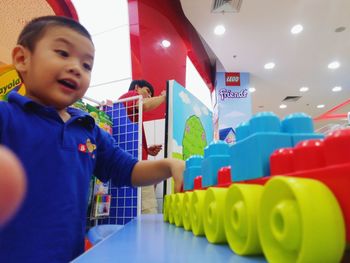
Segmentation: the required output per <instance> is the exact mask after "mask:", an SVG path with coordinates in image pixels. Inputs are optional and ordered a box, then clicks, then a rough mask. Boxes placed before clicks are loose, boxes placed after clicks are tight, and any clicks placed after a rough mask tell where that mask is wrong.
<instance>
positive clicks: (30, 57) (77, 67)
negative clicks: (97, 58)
mask: <svg viewBox="0 0 350 263" xmlns="http://www.w3.org/2000/svg"><path fill="white" fill-rule="evenodd" d="M16 48H18V47H16ZM16 48H15V49H14V52H13V60H14V64H15V66H16V68H17V70H18V71H19V72H20V74H21V76H22V78H23V81H24V84H25V87H26V96H28V97H30V98H31V99H33V100H34V101H36V102H38V103H40V104H43V105H46V106H52V107H55V108H56V109H58V110H62V109H65V108H66V107H67V106H69V105H71V104H73V103H74V102H75V101H77V100H78V99H80V98H82V97H83V96H84V94H85V92H86V90H87V88H88V87H89V84H90V78H91V70H92V66H93V60H94V52H95V51H94V46H93V44H92V43H91V41H90V40H89V39H88V38H86V37H85V36H83V35H81V34H79V33H78V32H76V31H74V30H72V29H70V28H66V27H60V26H52V27H49V28H47V29H46V31H45V32H44V35H43V36H42V37H41V38H40V40H39V41H38V42H37V43H36V45H35V48H34V51H33V52H30V51H29V50H28V49H27V48H23V47H22V48H23V61H21V60H22V58H21V59H17V61H16V58H15V56H16ZM19 48H21V47H19ZM18 61H20V62H19V63H20V64H19V66H18V67H17V65H16V63H18Z"/></svg>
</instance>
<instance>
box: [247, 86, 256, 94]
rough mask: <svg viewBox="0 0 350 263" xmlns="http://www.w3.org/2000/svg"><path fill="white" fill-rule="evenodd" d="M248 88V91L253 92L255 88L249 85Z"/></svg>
mask: <svg viewBox="0 0 350 263" xmlns="http://www.w3.org/2000/svg"><path fill="white" fill-rule="evenodd" d="M248 90H249V92H250V93H253V92H255V91H256V89H255V88H254V87H250V88H249V89H248Z"/></svg>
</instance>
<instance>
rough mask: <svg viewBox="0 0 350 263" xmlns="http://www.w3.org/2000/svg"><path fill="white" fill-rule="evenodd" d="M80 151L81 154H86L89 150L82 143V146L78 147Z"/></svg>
mask: <svg viewBox="0 0 350 263" xmlns="http://www.w3.org/2000/svg"><path fill="white" fill-rule="evenodd" d="M78 150H79V151H80V152H83V153H85V152H86V150H87V147H86V145H85V144H82V143H80V144H79V145H78Z"/></svg>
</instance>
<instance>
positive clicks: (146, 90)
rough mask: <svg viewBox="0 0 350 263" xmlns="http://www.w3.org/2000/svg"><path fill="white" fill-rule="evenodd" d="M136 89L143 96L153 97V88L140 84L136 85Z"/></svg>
mask: <svg viewBox="0 0 350 263" xmlns="http://www.w3.org/2000/svg"><path fill="white" fill-rule="evenodd" d="M135 90H136V92H137V93H138V94H139V95H141V96H142V97H143V98H151V97H152V94H151V90H150V89H149V88H148V87H146V86H144V87H140V86H139V85H136V87H135Z"/></svg>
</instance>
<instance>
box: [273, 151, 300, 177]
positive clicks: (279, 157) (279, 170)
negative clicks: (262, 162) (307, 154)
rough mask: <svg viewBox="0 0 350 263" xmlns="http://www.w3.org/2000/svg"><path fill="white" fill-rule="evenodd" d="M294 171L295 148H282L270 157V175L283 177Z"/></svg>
mask: <svg viewBox="0 0 350 263" xmlns="http://www.w3.org/2000/svg"><path fill="white" fill-rule="evenodd" d="M293 171H294V165H293V148H281V149H278V150H276V151H274V152H273V153H272V154H271V156H270V174H271V175H281V174H286V173H291V172H293Z"/></svg>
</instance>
